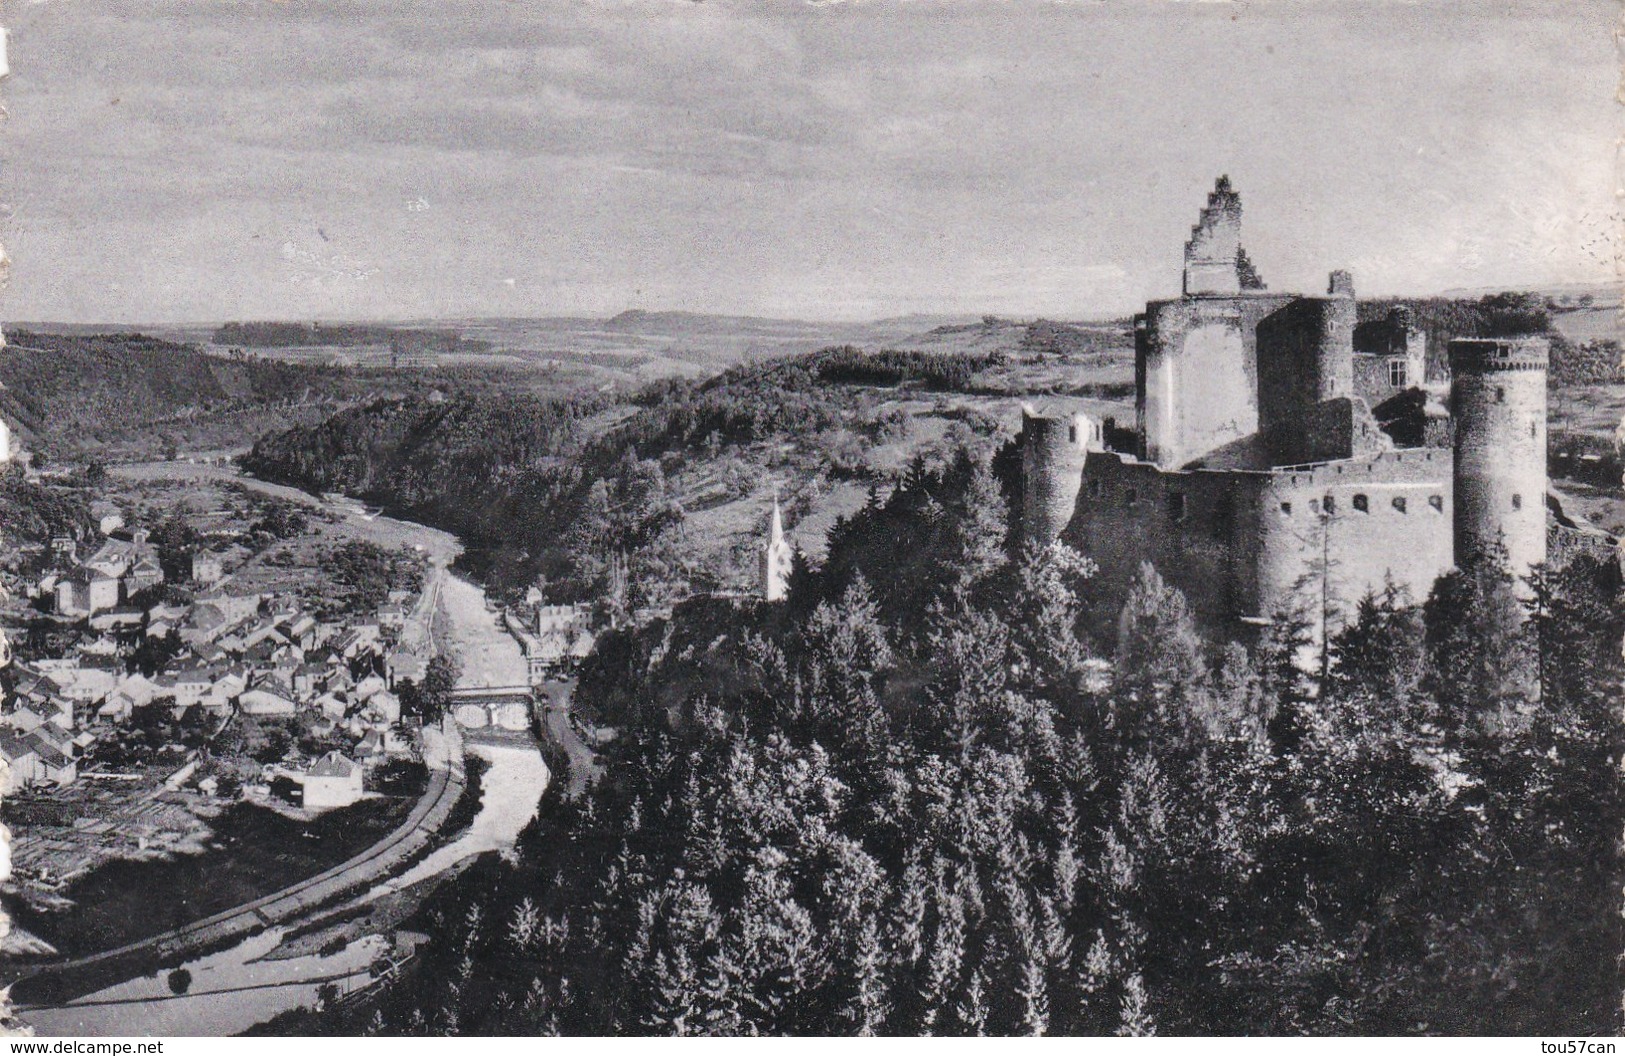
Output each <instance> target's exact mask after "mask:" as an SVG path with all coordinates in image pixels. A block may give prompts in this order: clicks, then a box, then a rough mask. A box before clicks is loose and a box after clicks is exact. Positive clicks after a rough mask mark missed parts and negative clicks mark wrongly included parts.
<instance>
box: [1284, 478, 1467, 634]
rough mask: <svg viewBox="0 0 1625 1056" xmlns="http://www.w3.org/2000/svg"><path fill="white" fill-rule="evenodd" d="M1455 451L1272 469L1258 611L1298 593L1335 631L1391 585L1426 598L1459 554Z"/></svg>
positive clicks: (1311, 612) (1312, 612)
mask: <svg viewBox="0 0 1625 1056" xmlns="http://www.w3.org/2000/svg"><path fill="white" fill-rule="evenodd" d="M1452 511H1453V495H1452V481H1451V457H1450V453H1449V452H1448V451H1439V450H1425V449H1424V450H1412V451H1393V452H1388V453H1385V454H1381V455H1378V456H1375V457H1372V458H1364V459H1353V460H1349V461H1343V462H1332V463H1328V464H1325V465H1320V466H1315V467H1312V468H1309V469H1306V470H1300V471H1296V472H1293V471H1280V472H1276V473H1274V474H1272V475H1271V482H1270V487H1269V488H1268V490H1267V492H1266V494H1265V496H1264V498H1263V501H1262V502H1261V503H1260V509H1259V515H1260V527H1261V531H1262V536H1263V543H1262V546H1261V551H1262V555H1261V558H1260V561H1259V570H1258V604H1259V609H1258V611H1257V614H1258V615H1260V616H1268V615H1270V614H1271V613H1272V612H1273V611H1275V610H1277V609H1279V608H1281V607H1282V606H1284V605H1287V604H1288V603H1289V602H1291V601H1292V600H1293V598H1294V595H1297V600H1299V601H1300V602H1301V603H1302V604H1303V605H1304V606H1305V609H1306V611H1307V612H1308V614H1309V615H1310V616H1311V617H1312V618H1314V619H1315V620H1316V621H1317V622H1318V620H1319V618H1320V617H1321V615H1322V614H1324V615H1325V616H1326V617H1327V619H1328V621H1329V623H1330V625H1331V627H1332V629H1333V630H1334V631H1335V630H1336V629H1337V628H1338V627H1339V626H1341V625H1342V623H1343V622H1344V621H1345V620H1347V619H1349V618H1350V617H1352V616H1353V614H1354V611H1355V606H1356V605H1358V603H1359V601H1360V599H1361V598H1362V597H1363V596H1364V595H1365V594H1366V593H1368V592H1371V591H1377V590H1381V589H1382V588H1383V586H1384V584H1385V582H1386V581H1387V580H1388V579H1389V578H1392V580H1393V582H1394V583H1396V584H1398V585H1400V586H1403V587H1404V588H1406V590H1408V591H1409V592H1410V595H1411V598H1412V600H1414V601H1418V602H1420V601H1422V600H1423V599H1424V598H1426V597H1427V595H1428V593H1429V592H1430V591H1431V590H1432V589H1433V583H1434V581H1435V580H1436V579H1438V577H1439V576H1441V575H1443V574H1444V573H1445V572H1448V571H1449V570H1450V568H1451V564H1452V559H1453V548H1452V542H1451V540H1452Z"/></svg>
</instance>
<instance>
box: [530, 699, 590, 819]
mask: <svg viewBox="0 0 1625 1056" xmlns="http://www.w3.org/2000/svg"><path fill="white" fill-rule="evenodd" d="M574 691H575V683H574V682H573V681H571V682H561V681H557V680H549V681H547V682H544V683H543V684H542V692H543V694H545V695H546V697H547V702H546V704H545V705H543V708H542V719H543V721H544V722H545V723H546V725H547V734H548V736H549V737H551V738H552V740H553V743H555V744H557V745H559V747H561V748H563V749H564V754H565V755H567V756H569V758H570V787H569V788H568V789H567V791H568V792H569V795H570V798H571V799H574V798H576V797H577V796H579V795H581V793H583V792H585V791H586V790H587V784H588V783H589V782H590V781H591V780H592V779H593V778H595V777H597V776H598V771H599V766H598V757H597V756H596V755H594V754H593V751H592V749H591V748H588V747H587V742H585V741H583V740H582V739H581V734H579V733H577V732H576V728H575V724H573V723H572V722H571V721H570V695H571V694H572V693H573V692H574Z"/></svg>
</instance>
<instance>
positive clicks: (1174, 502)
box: [1168, 491, 1185, 524]
mask: <svg viewBox="0 0 1625 1056" xmlns="http://www.w3.org/2000/svg"><path fill="white" fill-rule="evenodd" d="M1168 519H1169V520H1170V521H1173V522H1174V523H1175V524H1182V523H1183V522H1184V520H1185V496H1184V495H1181V494H1180V493H1179V492H1177V491H1175V492H1170V493H1169V495H1168Z"/></svg>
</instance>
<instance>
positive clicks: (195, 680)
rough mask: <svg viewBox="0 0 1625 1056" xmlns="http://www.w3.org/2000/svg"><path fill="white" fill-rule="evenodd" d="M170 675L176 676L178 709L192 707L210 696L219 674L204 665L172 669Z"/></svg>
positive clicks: (176, 704)
mask: <svg viewBox="0 0 1625 1056" xmlns="http://www.w3.org/2000/svg"><path fill="white" fill-rule="evenodd" d="M169 673H170V674H173V675H174V676H175V686H174V688H175V706H176V707H178V708H185V707H190V706H191V705H193V704H196V703H198V702H199V701H201V700H202V699H203V698H204V697H206V696H208V695H209V691H210V690H212V689H214V680H215V675H216V674H217V672H215V671H214V670H212V669H211V668H209V667H208V666H207V665H204V664H188V665H186V666H184V667H176V668H171V669H170V671H169Z"/></svg>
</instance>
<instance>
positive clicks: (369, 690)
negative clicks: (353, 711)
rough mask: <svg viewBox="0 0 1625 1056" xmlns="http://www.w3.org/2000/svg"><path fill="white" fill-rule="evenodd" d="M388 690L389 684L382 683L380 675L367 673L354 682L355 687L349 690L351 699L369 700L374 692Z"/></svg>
mask: <svg viewBox="0 0 1625 1056" xmlns="http://www.w3.org/2000/svg"><path fill="white" fill-rule="evenodd" d="M388 691H389V686H388V685H386V684H385V683H384V680H383V678H382V677H381V676H379V675H368V676H367V677H366V678H363V679H362V680H361V681H359V682H357V683H356V684H355V688H354V689H352V690H351V691H350V698H351V699H352V700H359V701H369V700H371V699H372V698H373V697H374V696H375V695H376V694H379V693H386V692H388Z"/></svg>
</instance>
